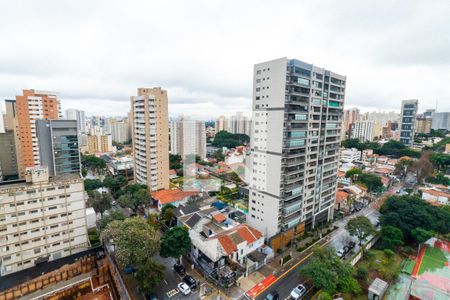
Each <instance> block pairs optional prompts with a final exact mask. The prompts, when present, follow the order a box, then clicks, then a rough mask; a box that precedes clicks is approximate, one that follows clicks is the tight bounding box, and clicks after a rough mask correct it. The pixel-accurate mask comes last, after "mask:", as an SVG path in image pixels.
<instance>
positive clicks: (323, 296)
mask: <svg viewBox="0 0 450 300" xmlns="http://www.w3.org/2000/svg"><path fill="white" fill-rule="evenodd" d="M332 299H333V298H332V297H331V295H330V294H328V293H327V292H324V291H321V292H320V293H319V295H317V297H316V300H332Z"/></svg>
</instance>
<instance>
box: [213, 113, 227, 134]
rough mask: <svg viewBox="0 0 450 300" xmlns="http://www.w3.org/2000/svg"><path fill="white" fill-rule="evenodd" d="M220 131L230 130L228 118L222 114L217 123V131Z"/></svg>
mask: <svg viewBox="0 0 450 300" xmlns="http://www.w3.org/2000/svg"><path fill="white" fill-rule="evenodd" d="M219 131H229V128H228V120H227V118H226V117H225V116H220V117H219V118H218V119H217V120H216V124H215V132H216V134H217V133H218V132H219Z"/></svg>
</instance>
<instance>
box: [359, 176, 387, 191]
mask: <svg viewBox="0 0 450 300" xmlns="http://www.w3.org/2000/svg"><path fill="white" fill-rule="evenodd" d="M356 183H359V184H362V185H364V186H365V187H367V189H368V190H369V192H375V191H378V190H379V189H380V188H381V187H382V186H383V182H381V178H380V177H379V176H377V175H375V174H372V173H361V174H359V175H358V178H357V180H356Z"/></svg>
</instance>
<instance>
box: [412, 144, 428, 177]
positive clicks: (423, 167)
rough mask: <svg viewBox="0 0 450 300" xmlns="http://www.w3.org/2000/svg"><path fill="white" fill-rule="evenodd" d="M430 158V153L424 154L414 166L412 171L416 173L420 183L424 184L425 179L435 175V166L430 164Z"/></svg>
mask: <svg viewBox="0 0 450 300" xmlns="http://www.w3.org/2000/svg"><path fill="white" fill-rule="evenodd" d="M429 157H430V154H429V153H428V152H422V156H421V157H420V159H419V160H417V161H415V162H414V164H413V165H412V169H413V170H414V171H415V173H416V177H417V181H418V182H419V183H422V182H423V180H424V179H425V178H428V177H430V176H431V174H433V164H432V163H431V162H430V159H429Z"/></svg>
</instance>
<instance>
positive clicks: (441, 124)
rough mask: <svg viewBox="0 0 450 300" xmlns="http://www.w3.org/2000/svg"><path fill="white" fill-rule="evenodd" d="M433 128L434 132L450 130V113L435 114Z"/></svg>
mask: <svg viewBox="0 0 450 300" xmlns="http://www.w3.org/2000/svg"><path fill="white" fill-rule="evenodd" d="M431 128H432V129H434V130H439V129H444V130H450V112H435V113H433V121H432V123H431Z"/></svg>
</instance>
